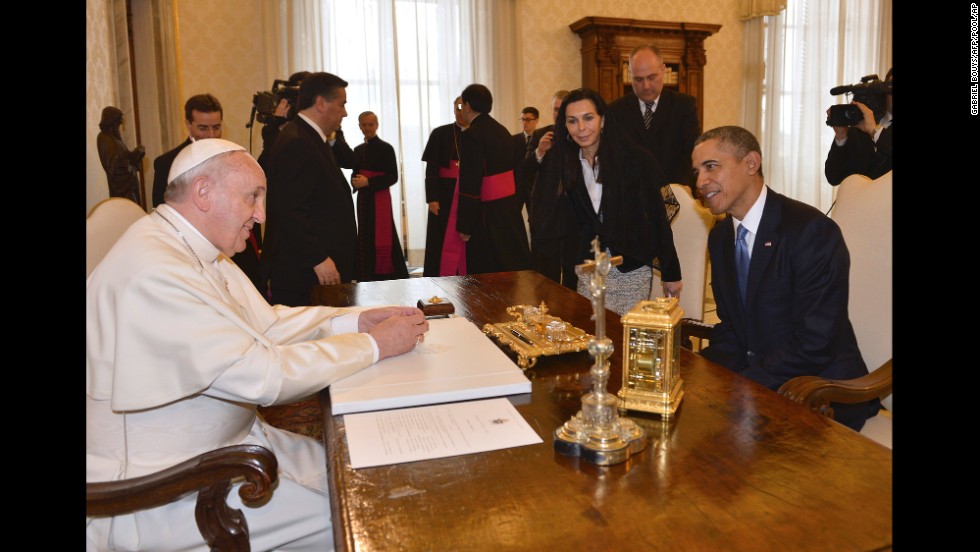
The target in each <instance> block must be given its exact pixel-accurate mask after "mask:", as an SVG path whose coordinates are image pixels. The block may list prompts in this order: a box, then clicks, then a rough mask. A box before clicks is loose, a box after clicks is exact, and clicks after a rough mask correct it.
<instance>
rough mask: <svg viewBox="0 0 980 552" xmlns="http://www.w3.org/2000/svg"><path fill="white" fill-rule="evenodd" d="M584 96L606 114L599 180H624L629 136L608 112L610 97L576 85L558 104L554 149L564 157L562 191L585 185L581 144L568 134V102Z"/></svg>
mask: <svg viewBox="0 0 980 552" xmlns="http://www.w3.org/2000/svg"><path fill="white" fill-rule="evenodd" d="M582 100H589V101H591V102H592V103H593V104H595V110H596V113H598V114H599V116H600V117H602V120H603V125H604V126H603V127H602V130H600V133H599V148H598V150H597V151H596V157H598V159H599V176H598V178H597V180H598V181H599V182H601V183H602V184H603V186H605V185H613V186H615V185H616V183H617V182H620V181H621V180H622V179H621V178H620V177H621V176H622V175H621V172H622V167H623V157H624V153H625V150H624V144H623V142H624V140H627V139H628V138H627V137H626V136H624V135H623V133H622V131H621V130H620V129H619V127H618V126H617V125H616V122H615V121H613V120H612V119H611V118H610V117H608V116H607V112H608V109H607V106H606V101H605V100H603V99H602V96H600V95H599V93H598V92H596V91H595V90H592V89H591V88H576V89H575V90H572V91H571V92H569V93H568V95H567V96H565V99H564V100H562V102H561V107H559V108H558V117H557V118H556V119H555V139H554V145H553V146H552V148H551V149H552V152H553V153H554V154H555V156H556V157H558V158H559V159H561V161H560V162H561V164H562V170H561V175H562V178H561V184H559V192H560V193H568V192H569V191H571V190H573V189H575V188H576V187H577V186H583V185H584V183H583V180H582V165H581V163H580V162H579V150H580V149H581V148H579V145H578V144H576V143H575V141H574V140H573V139H572V137H571V135H570V134H568V128H567V127H566V126H565V119H566V116H565V110H566V109H567V108H568V105H569V104H571V103H574V102H578V101H582Z"/></svg>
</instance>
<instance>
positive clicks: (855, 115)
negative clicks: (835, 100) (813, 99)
mask: <svg viewBox="0 0 980 552" xmlns="http://www.w3.org/2000/svg"><path fill="white" fill-rule="evenodd" d="M830 93H831V94H832V95H834V96H839V95H841V94H851V95H852V97H851V99H852V100H853V101H856V102H861V103H863V104H864V105H866V106H868V109H870V110H871V112H872V113H874V116H875V120H876V121H880V120H881V118H882V117H883V116H884V115H885V95H886V94H891V93H892V81H883V80H880V79H878V75H868V76H866V77H861V82H860V83H859V84H851V85H845V86H835V87H834V88H831V89H830ZM861 119H864V115H863V114H862V113H861V108H859V107H858V106H856V105H854V104H850V103H847V104H839V105H832V106H830V114H829V115H828V116H827V126H832V127H851V126H854V125H856V124H858V123H860V122H861Z"/></svg>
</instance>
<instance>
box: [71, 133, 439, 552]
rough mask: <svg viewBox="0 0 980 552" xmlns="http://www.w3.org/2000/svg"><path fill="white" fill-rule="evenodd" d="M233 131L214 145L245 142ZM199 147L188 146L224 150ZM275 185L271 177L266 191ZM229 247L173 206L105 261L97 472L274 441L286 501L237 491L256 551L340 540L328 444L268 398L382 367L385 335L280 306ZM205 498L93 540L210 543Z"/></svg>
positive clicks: (290, 396)
mask: <svg viewBox="0 0 980 552" xmlns="http://www.w3.org/2000/svg"><path fill="white" fill-rule="evenodd" d="M212 140H219V139H212ZM210 141H211V140H205V142H210ZM200 142H202V141H198V142H196V144H198V143H200ZM220 142H223V143H224V144H218V145H217V146H211V149H215V148H217V149H218V150H220V149H221V148H226V149H224V151H238V150H242V151H244V148H241V146H237V145H235V144H232V143H230V142H227V141H224V140H220ZM228 144H231V146H235V147H231V146H229V145H228ZM192 147H194V146H193V145H192V146H188V148H185V150H184V151H188V150H190V149H191V148H192ZM198 150H199V151H197V153H194V152H189V153H188V155H189V156H194V155H196V156H197V158H202V157H203V159H204V160H207V159H209V158H211V157H213V156H214V154H212V152H211V151H210V150H207V149H203V148H198ZM184 151H182V152H181V155H183V153H184ZM219 153H220V151H219ZM209 154H210V155H209ZM236 155H241V154H236ZM197 158H195V157H191V160H190V161H188V160H187V159H184V160H183V163H182V164H179V163H178V161H181V159H180V158H178V160H175V163H174V169H173V170H172V172H171V180H173V177H174V174H175V171H179V169H186V168H187V165H188V164H189V163H191V167H194V166H197V165H200V163H193V161H197ZM248 158H249V160H251V161H252V162H254V159H251V156H250V155H249V156H248ZM255 167H258V165H257V164H256V165H255ZM246 169H249V167H246ZM249 170H251V169H249ZM178 175H179V174H178ZM264 185H265V182H264V178H262V191H263V192H264ZM211 192H214V190H213V189H212V190H211ZM263 201H264V200H263ZM168 203H169V201H168ZM260 209H261V215H257V216H256V219H258V218H262V219H264V203H263V205H262V206H261V208H260ZM209 216H210V215H209ZM258 222H262V221H261V220H260V221H258ZM226 226H227V225H226ZM235 240H237V237H235ZM236 243H237V241H236ZM236 247H237V245H236ZM222 249H223V248H219V247H217V246H216V245H214V244H212V241H210V240H209V239H208V238H206V237H205V235H204V233H203V231H201V230H199V229H197V228H195V226H194V225H193V224H191V223H190V222H189V221H188V220H187V219H186V218H185V217H183V216H181V214H180V212H178V210H177V209H175V208H172V207H171V206H170V205H168V204H162V205H160V206H159V207H158V208H157V210H156V211H155V212H154V213H152V214H150V215H147V216H146V217H145V218H143V219H141V220H139V221H137V222H136V223H134V224H133V225H132V226H131V227H130V228H129V230H128V231H127V232H126V233H125V234H124V235H123V236H122V237H121V238H120V239H119V241H118V242H117V243H116V245H115V246H114V247H113V248H112V249H111V250H110V251H109V253H108V254H107V255H106V257H105V258H104V259H103V260H102V262H101V263H100V264H99V265H98V266H97V267H96V268H95V269H94V270H93V272H92V274H91V276H90V277H89V279H88V282H87V285H86V355H87V362H86V384H87V395H86V405H87V410H86V480H87V481H109V480H117V479H125V478H132V477H138V476H141V475H146V474H149V473H153V472H156V471H159V470H161V469H164V468H167V467H170V466H173V465H175V464H178V463H180V462H182V461H184V460H187V459H189V458H191V457H193V456H196V455H198V454H201V453H203V452H206V451H210V450H214V449H217V448H221V447H225V446H229V445H236V444H257V445H261V446H264V447H266V448H268V449H269V450H271V451H272V452H273V453H274V454H275V455H276V457H277V459H278V463H279V482H278V485H277V487H276V488H275V490H274V492H273V495H272V499H271V500H270V501H269V502H267V503H266V504H263V505H261V506H259V507H250V506H248V505H242V502H241V499H240V497H239V496H238V485H235V486H234V487H233V488H232V490H231V492H230V493H229V498H228V503H229V505H230V506H231V507H232V508H235V509H240V510H242V512H243V513H244V515H245V518H246V521H247V523H248V527H249V535H250V541H251V546H252V549H253V550H332V549H333V537H332V528H331V518H330V503H329V497H328V494H327V479H326V477H327V473H326V458H325V453H324V449H323V446H322V445H321V444H320V443H318V442H317V441H315V440H313V439H310V438H308V437H304V436H301V435H297V434H293V433H290V432H287V431H283V430H279V429H276V428H274V427H272V426H269V425H268V424H266V423H265V422H264V421H263V420H262V419H261V418H260V417H259V416H257V414H256V407H257V405H273V404H282V403H288V402H292V401H295V400H298V399H301V398H304V397H307V396H309V395H311V394H313V393H316V392H318V391H320V390H322V389H324V388H325V387H327V386H329V385H330V384H331V383H332V382H334V381H337V380H339V379H341V378H344V377H346V376H348V375H350V374H353V373H355V372H357V371H358V370H361V369H362V368H365V367H367V366H369V365H371V364H372V363H374V362H376V361H377V360H378V358H379V342H378V341H377V340H376V339H375V338H374V337H372V336H371V335H369V334H368V333H366V332H358V323H359V320H358V319H359V316H360V309H339V308H329V307H282V306H270V305H269V304H268V303H267V302H266V300H265V299H264V298H263V297H262V296H261V295H260V294H259V292H258V291H257V290H256V289H255V287H254V286H253V285H252V283H251V281H250V280H249V278H248V277H247V276H246V275H245V274H244V273H243V272H242V271H241V270H240V269H239V268H238V266H237V265H236V264H235V263H234V262H232V261H231V260H230V259H229V257H228V256H227V254H226V253H225V252H223V251H222ZM224 249H227V248H224ZM419 316H420V317H421V313H419ZM422 320H423V323H424V318H422ZM424 326H425V328H426V329H427V324H426V325H424ZM409 339H412V340H414V339H415V336H410V338H409ZM419 339H421V337H419ZM413 344H414V341H413ZM195 502H196V493H193V494H192V495H190V496H188V497H186V498H184V499H182V500H179V501H177V502H174V503H171V504H168V505H165V506H161V507H158V508H152V509H149V510H143V511H140V512H136V513H134V514H129V515H121V516H115V517H94V518H89V519H88V520H87V547H88V549H89V550H206V549H207V547H206V545H205V543H204V540H203V538H202V537H201V534H200V532H199V530H198V528H197V525H196V523H195V518H194V506H195Z"/></svg>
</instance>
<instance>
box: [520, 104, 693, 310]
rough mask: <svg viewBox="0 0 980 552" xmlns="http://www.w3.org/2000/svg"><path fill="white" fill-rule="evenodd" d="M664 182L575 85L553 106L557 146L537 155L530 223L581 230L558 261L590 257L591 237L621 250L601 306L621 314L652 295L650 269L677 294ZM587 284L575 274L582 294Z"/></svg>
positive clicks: (641, 150) (558, 230)
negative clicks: (571, 249) (572, 250)
mask: <svg viewBox="0 0 980 552" xmlns="http://www.w3.org/2000/svg"><path fill="white" fill-rule="evenodd" d="M666 184H667V179H666V177H665V176H664V173H663V171H662V170H661V169H660V166H659V165H658V164H657V161H656V160H655V159H654V158H653V156H652V155H651V154H650V152H648V151H647V150H645V149H644V148H643V147H641V146H639V145H638V144H635V143H634V142H633V141H632V140H630V139H629V138H628V137H627V136H626V135H625V134H624V133H623V132H622V131H621V129H619V128H617V127H616V124H615V121H613V120H612V119H609V118H607V117H606V102H605V101H604V100H603V99H602V96H600V95H599V94H598V93H597V92H595V91H594V90H590V89H588V88H580V89H577V90H573V91H572V92H571V93H570V94H569V95H568V96H566V97H565V100H564V101H563V102H562V104H561V107H560V108H559V110H558V118H557V119H556V124H555V137H554V145H553V146H552V147H551V149H550V150H549V151H548V152H547V153H546V154H545V156H544V158H543V159H542V160H541V169H540V171H539V172H538V175H537V178H536V180H535V184H534V187H533V189H532V195H531V200H530V204H531V209H532V210H531V216H530V219H531V224H532V227H535V226H536V227H537V229H538V230H539V231H542V232H552V233H574V234H575V235H577V236H578V245H577V249H576V253H575V254H574V255H568V256H566V257H565V258H563V259H562V262H563V263H571V264H572V265H575V264H580V263H582V262H583V261H584V260H586V259H591V258H592V257H593V252H592V240H593V239H595V238H596V237H598V238H599V245H600V248H601V249H602V250H604V251H608V252H609V254H610V255H613V256H615V255H622V256H623V263H622V264H621V265H619V266H617V267H614V268H613V269H612V270H611V271H610V273H609V275H608V276H607V278H606V307H607V308H609V309H610V310H612V311H614V312H616V313H619V314H621V315H622V314H625V313H626V312H627V311H629V309H630V308H632V307H633V305H635V304H636V303H637V302H638V301H640V300H643V299H648V298H649V297H650V290H651V286H652V282H653V272H652V270H653V269H654V268H656V269H658V270H660V272H661V279H662V280H663V282H664V291H665V293H666V294H667V295H668V296H674V297H679V296H680V292H681V288H682V283H681V268H680V262H679V261H678V258H677V251H676V250H675V249H674V236H673V233H672V232H671V229H670V224H669V223H668V221H667V214H666V211H665V209H664V201H663V197H662V196H661V192H660V190H661V187H662V186H665V185H666ZM533 231H534V229H533V228H532V232H533ZM588 286H589V279H588V278H579V282H578V292H579V293H580V294H581V295H584V296H585V297H590V294H589V289H588Z"/></svg>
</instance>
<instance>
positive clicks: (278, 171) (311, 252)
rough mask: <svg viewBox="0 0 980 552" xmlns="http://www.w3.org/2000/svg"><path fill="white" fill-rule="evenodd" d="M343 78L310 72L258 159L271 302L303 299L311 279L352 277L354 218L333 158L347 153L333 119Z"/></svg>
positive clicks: (341, 100) (342, 110)
mask: <svg viewBox="0 0 980 552" xmlns="http://www.w3.org/2000/svg"><path fill="white" fill-rule="evenodd" d="M346 87H347V81H345V80H343V79H341V78H340V77H338V76H336V75H332V74H330V73H312V74H311V75H309V76H307V77H306V78H305V79H304V80H303V82H302V84H300V89H299V99H298V101H297V108H298V110H299V112H298V113H297V115H296V118H294V119H293V120H292V121H289V122H288V123H286V124H285V125H283V127H282V130H281V131H280V133H279V137H278V138H277V139H276V141H275V144H273V146H272V151H271V152H270V154H269V160H268V164H267V166H266V171H267V175H266V176H267V178H268V182H269V186H268V187H269V192H268V199H267V204H268V212H267V221H266V226H267V228H266V240H265V249H264V251H263V252H262V266H263V268H264V269H265V274H266V275H268V278H269V292H270V295H271V301H272V303H273V304H283V305H288V306H300V305H309V304H310V301H311V296H310V294H311V292H312V290H313V286H315V285H317V284H339V283H341V282H349V281H351V280H352V279H355V278H356V276H355V274H356V269H357V266H356V264H357V223H356V221H355V218H354V201H353V199H352V198H351V192H350V187H349V185H348V184H347V181H346V179H345V178H344V174H343V173H342V172H341V171H340V165H342V164H343V163H344V162H343V161H341V162H338V158H339V159H348V158H349V159H352V158H353V150H351V149H350V146H349V145H347V142H346V141H345V140H344V136H343V132H342V131H341V130H340V123H341V121H342V120H343V119H344V117H346V116H347V109H346V107H345V105H346V103H347V90H346Z"/></svg>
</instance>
